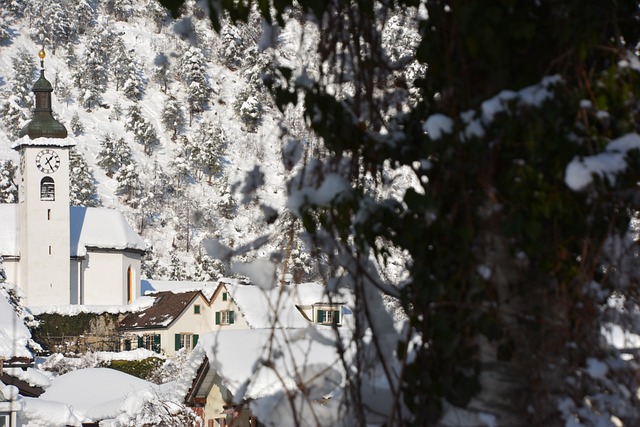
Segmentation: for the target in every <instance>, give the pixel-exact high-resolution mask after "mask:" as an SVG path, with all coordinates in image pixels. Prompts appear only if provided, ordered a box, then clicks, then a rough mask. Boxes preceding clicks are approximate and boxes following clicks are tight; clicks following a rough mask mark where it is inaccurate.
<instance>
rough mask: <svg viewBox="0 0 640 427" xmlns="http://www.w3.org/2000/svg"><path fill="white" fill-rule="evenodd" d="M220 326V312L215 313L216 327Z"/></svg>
mask: <svg viewBox="0 0 640 427" xmlns="http://www.w3.org/2000/svg"><path fill="white" fill-rule="evenodd" d="M219 324H220V312H219V311H216V325H219Z"/></svg>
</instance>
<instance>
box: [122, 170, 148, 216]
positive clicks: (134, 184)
mask: <svg viewBox="0 0 640 427" xmlns="http://www.w3.org/2000/svg"><path fill="white" fill-rule="evenodd" d="M116 181H117V182H118V189H117V190H116V194H117V195H119V196H121V197H122V201H123V202H124V203H125V204H127V205H129V206H131V207H133V208H137V207H138V206H139V205H140V202H141V199H142V198H143V195H144V189H143V187H142V182H141V181H140V175H139V174H138V169H137V164H136V163H131V164H129V165H123V166H121V167H120V168H119V170H118V173H117V174H116Z"/></svg>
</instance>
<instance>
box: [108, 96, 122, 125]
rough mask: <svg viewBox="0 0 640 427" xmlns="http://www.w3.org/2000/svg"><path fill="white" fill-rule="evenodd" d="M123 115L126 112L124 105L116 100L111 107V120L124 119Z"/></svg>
mask: <svg viewBox="0 0 640 427" xmlns="http://www.w3.org/2000/svg"><path fill="white" fill-rule="evenodd" d="M123 113H124V112H123V111H122V105H120V102H119V101H118V100H117V99H116V101H115V102H114V103H113V105H112V106H111V112H110V113H109V120H115V121H118V120H120V118H121V117H122V114H123Z"/></svg>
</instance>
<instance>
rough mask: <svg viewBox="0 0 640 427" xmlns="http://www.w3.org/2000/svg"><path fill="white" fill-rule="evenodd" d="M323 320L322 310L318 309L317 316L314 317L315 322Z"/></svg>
mask: <svg viewBox="0 0 640 427" xmlns="http://www.w3.org/2000/svg"><path fill="white" fill-rule="evenodd" d="M323 321H324V310H318V317H316V323H322V322H323Z"/></svg>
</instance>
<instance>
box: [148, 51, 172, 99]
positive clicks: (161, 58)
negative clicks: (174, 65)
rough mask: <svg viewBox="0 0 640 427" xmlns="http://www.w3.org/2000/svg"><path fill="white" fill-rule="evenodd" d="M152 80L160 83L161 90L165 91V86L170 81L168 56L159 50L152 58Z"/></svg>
mask: <svg viewBox="0 0 640 427" xmlns="http://www.w3.org/2000/svg"><path fill="white" fill-rule="evenodd" d="M153 64H154V65H155V67H154V68H153V80H154V81H155V82H157V83H158V84H159V85H160V89H161V90H162V92H166V91H167V86H168V85H169V83H170V82H171V81H172V78H171V64H170V63H169V57H168V56H167V55H166V54H164V53H162V52H160V53H158V54H157V55H156V57H155V58H154V59H153Z"/></svg>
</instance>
